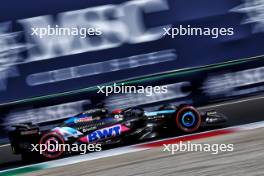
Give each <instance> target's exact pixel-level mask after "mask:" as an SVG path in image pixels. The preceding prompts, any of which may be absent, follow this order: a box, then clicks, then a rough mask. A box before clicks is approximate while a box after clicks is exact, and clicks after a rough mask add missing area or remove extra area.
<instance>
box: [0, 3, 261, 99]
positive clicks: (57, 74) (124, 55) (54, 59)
mask: <svg viewBox="0 0 264 176" xmlns="http://www.w3.org/2000/svg"><path fill="white" fill-rule="evenodd" d="M263 11H264V10H263V1H262V2H261V1H253V0H252V1H248V2H247V1H246V0H245V1H242V0H232V1H230V0H214V1H213V3H212V1H211V0H197V1H192V0H131V1H121V0H107V1H105V0H89V1H81V0H75V1H63V2H61V1H53V0H46V1H41V2H39V1H35V0H28V1H27V2H22V1H18V0H16V1H15V0H9V1H7V2H5V3H2V4H1V6H0V46H1V47H0V103H1V104H3V103H7V102H11V101H15V100H23V99H26V98H31V97H37V96H45V95H50V94H55V93H62V92H67V91H72V90H78V89H82V88H86V87H91V86H95V85H99V84H103V83H108V82H114V81H120V80H127V79H131V78H139V77H142V76H147V75H152V74H157V73H163V72H168V71H173V70H177V69H183V68H190V67H198V66H204V65H209V64H216V63H223V62H226V61H231V60H237V59H242V58H248V57H252V56H259V55H263V53H264V48H263V41H264V35H263V31H264V29H263V25H264V20H263ZM48 25H50V26H56V25H58V26H60V27H86V28H89V27H97V28H100V29H101V30H102V35H101V36H89V37H87V38H85V39H81V38H79V37H76V36H75V37H73V36H45V37H43V38H39V37H37V36H33V35H31V34H32V28H43V27H47V26H48ZM180 25H183V26H188V25H190V26H191V27H200V28H233V31H234V35H232V36H218V37H217V38H212V37H210V36H177V37H176V38H174V39H172V38H171V37H170V36H163V34H164V29H163V28H169V27H179V26H180Z"/></svg>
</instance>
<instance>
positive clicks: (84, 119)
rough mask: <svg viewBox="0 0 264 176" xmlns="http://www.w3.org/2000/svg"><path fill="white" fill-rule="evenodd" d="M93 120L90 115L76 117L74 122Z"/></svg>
mask: <svg viewBox="0 0 264 176" xmlns="http://www.w3.org/2000/svg"><path fill="white" fill-rule="evenodd" d="M92 120H93V118H92V116H89V117H84V118H80V119H76V120H74V123H81V122H90V121H92Z"/></svg>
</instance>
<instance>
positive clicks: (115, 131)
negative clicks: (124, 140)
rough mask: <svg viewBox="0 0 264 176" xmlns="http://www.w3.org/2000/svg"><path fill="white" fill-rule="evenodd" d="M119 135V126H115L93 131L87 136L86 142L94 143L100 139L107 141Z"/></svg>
mask: <svg viewBox="0 0 264 176" xmlns="http://www.w3.org/2000/svg"><path fill="white" fill-rule="evenodd" d="M120 134H121V125H115V126H111V127H107V128H103V129H100V130H97V131H94V132H92V133H90V134H88V135H87V142H95V141H98V140H101V139H107V138H110V137H113V136H119V135H120Z"/></svg>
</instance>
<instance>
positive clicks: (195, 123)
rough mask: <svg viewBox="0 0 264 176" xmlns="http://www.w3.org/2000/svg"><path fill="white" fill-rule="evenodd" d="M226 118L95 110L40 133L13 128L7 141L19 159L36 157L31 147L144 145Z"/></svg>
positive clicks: (52, 153)
mask: <svg viewBox="0 0 264 176" xmlns="http://www.w3.org/2000/svg"><path fill="white" fill-rule="evenodd" d="M226 121H227V118H226V117H225V116H224V115H223V114H221V113H219V112H216V111H214V110H213V111H207V112H199V111H198V110H196V109H195V108H194V107H192V106H190V105H180V106H173V105H166V106H161V107H160V108H159V109H158V110H157V111H153V112H147V111H144V110H143V109H142V108H139V107H131V108H127V109H116V110H114V111H112V112H108V109H107V108H105V107H100V108H98V107H96V108H94V109H90V110H88V111H85V112H82V113H80V114H78V115H76V116H73V117H69V118H67V119H64V120H63V121H62V122H61V123H60V124H59V125H58V126H56V127H54V128H52V129H48V130H41V128H40V127H38V126H37V125H34V124H31V123H23V124H16V125H14V130H13V131H10V133H9V138H10V142H11V146H12V149H13V152H14V153H15V154H21V155H22V159H29V158H31V157H30V156H32V155H33V154H34V155H35V156H34V158H35V157H36V155H37V156H40V154H39V153H38V154H37V153H34V152H32V144H51V143H54V144H78V145H80V144H99V143H100V144H101V145H102V146H107V145H109V144H122V143H126V142H129V141H144V140H149V139H153V138H157V137H159V136H160V135H162V134H168V133H174V132H177V131H178V132H183V133H192V132H195V131H197V130H198V129H199V128H203V127H204V126H208V125H210V126H212V125H218V124H220V125H221V124H223V123H224V122H226ZM64 154H65V152H64V151H62V150H46V151H45V152H43V153H42V154H41V157H44V158H50V159H53V158H58V157H61V156H62V155H64Z"/></svg>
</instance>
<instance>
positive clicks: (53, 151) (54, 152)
mask: <svg viewBox="0 0 264 176" xmlns="http://www.w3.org/2000/svg"><path fill="white" fill-rule="evenodd" d="M64 143H65V141H64V139H63V138H62V136H61V135H59V134H57V133H56V132H49V133H46V134H44V135H43V136H42V137H41V139H40V142H39V144H40V146H43V147H42V148H44V149H45V151H42V152H41V153H40V154H41V155H42V156H43V157H44V158H45V159H56V158H59V157H60V156H62V155H63V153H64V151H63V145H64Z"/></svg>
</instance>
